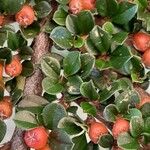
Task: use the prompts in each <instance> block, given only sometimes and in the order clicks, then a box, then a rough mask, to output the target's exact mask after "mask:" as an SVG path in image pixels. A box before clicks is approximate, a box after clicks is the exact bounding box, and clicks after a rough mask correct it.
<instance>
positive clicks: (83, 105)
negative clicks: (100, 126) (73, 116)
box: [80, 102, 97, 116]
mask: <svg viewBox="0 0 150 150" xmlns="http://www.w3.org/2000/svg"><path fill="white" fill-rule="evenodd" d="M80 106H81V108H82V109H83V111H84V112H85V113H88V114H89V115H92V116H96V113H97V110H96V107H95V106H94V105H92V104H90V103H88V102H82V103H81V104H80Z"/></svg>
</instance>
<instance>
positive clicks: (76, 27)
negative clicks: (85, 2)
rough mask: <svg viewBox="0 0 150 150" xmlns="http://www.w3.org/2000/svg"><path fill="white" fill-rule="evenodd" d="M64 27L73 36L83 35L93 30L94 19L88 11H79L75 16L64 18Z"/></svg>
mask: <svg viewBox="0 0 150 150" xmlns="http://www.w3.org/2000/svg"><path fill="white" fill-rule="evenodd" d="M66 27H67V29H68V30H69V31H70V32H72V33H74V34H77V35H85V34H88V33H89V32H90V31H91V30H92V29H93V27H94V18H93V16H92V14H91V12H90V11H81V12H80V13H78V14H77V15H73V14H71V15H68V16H67V18H66ZM85 27H86V28H85Z"/></svg>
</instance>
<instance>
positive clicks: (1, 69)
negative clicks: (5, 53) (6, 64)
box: [0, 64, 3, 80]
mask: <svg viewBox="0 0 150 150" xmlns="http://www.w3.org/2000/svg"><path fill="white" fill-rule="evenodd" d="M2 78H3V65H2V64H0V80H1V79H2Z"/></svg>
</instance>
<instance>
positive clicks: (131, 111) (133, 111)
mask: <svg viewBox="0 0 150 150" xmlns="http://www.w3.org/2000/svg"><path fill="white" fill-rule="evenodd" d="M124 116H125V117H126V118H128V119H129V120H130V119H131V118H132V117H134V116H138V117H142V113H141V112H140V110H138V109H137V108H131V109H129V112H128V114H127V115H124Z"/></svg>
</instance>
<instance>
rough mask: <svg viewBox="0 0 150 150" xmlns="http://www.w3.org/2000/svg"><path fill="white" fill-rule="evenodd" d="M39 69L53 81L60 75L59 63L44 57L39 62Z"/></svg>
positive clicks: (54, 59) (51, 58)
mask: <svg viewBox="0 0 150 150" xmlns="http://www.w3.org/2000/svg"><path fill="white" fill-rule="evenodd" d="M41 69H42V71H43V73H44V74H45V75H46V76H48V77H49V78H51V79H52V80H54V81H57V80H58V78H59V75H60V63H59V61H58V60H57V59H56V58H53V57H50V56H45V57H43V58H42V60H41Z"/></svg>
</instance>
